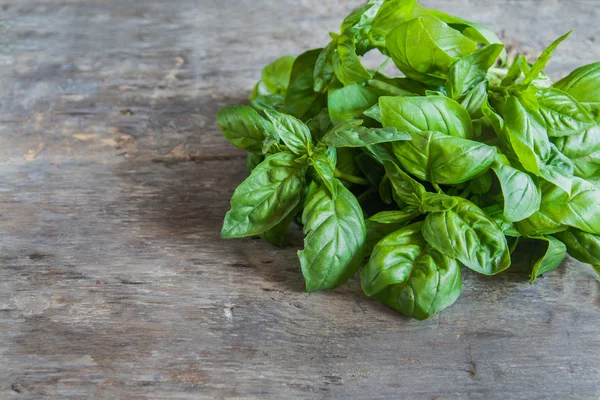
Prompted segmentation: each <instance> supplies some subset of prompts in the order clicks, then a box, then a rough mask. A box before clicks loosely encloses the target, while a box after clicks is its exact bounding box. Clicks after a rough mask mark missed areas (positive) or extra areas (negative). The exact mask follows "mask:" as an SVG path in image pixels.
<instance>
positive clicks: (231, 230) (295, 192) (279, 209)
mask: <svg viewBox="0 0 600 400" xmlns="http://www.w3.org/2000/svg"><path fill="white" fill-rule="evenodd" d="M304 171H305V167H304V165H302V164H299V163H297V162H296V156H295V155H293V154H291V153H287V152H282V153H277V154H274V155H272V156H269V157H267V159H266V160H265V161H263V162H262V163H260V164H259V165H258V166H257V167H256V168H255V169H254V171H252V173H251V174H250V176H249V177H248V178H247V179H246V180H245V181H244V182H242V183H241V184H240V186H238V188H237V189H236V190H235V192H234V193H233V197H232V198H231V210H230V211H228V212H227V215H225V222H224V223H223V229H222V231H221V237H223V238H239V237H244V236H253V235H258V234H260V233H262V232H265V231H267V230H269V229H271V228H273V227H274V226H275V225H277V224H279V223H280V222H281V221H283V219H285V217H287V215H288V214H289V213H290V212H291V211H292V210H293V209H294V208H295V207H296V205H297V204H298V203H299V202H300V200H301V197H302V185H303V184H304Z"/></svg>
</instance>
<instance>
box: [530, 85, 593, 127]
mask: <svg viewBox="0 0 600 400" xmlns="http://www.w3.org/2000/svg"><path fill="white" fill-rule="evenodd" d="M538 103H539V106H540V115H541V116H542V118H543V119H544V122H545V123H546V128H547V130H548V136H553V137H561V136H571V135H576V134H578V133H581V132H582V131H584V130H586V129H589V128H591V127H592V126H594V125H596V123H595V121H594V120H593V118H592V117H590V115H589V114H588V113H587V111H585V109H584V108H583V106H581V104H579V102H578V101H577V100H575V99H574V98H573V97H571V95H569V94H567V93H566V92H563V91H562V90H558V89H547V90H543V91H541V92H540V94H539V95H538Z"/></svg>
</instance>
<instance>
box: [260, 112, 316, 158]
mask: <svg viewBox="0 0 600 400" xmlns="http://www.w3.org/2000/svg"><path fill="white" fill-rule="evenodd" d="M265 114H266V115H267V117H269V119H270V120H271V122H272V123H273V127H274V128H275V131H276V132H277V134H278V135H279V137H280V138H281V140H282V141H283V143H285V145H286V146H287V147H288V148H289V149H290V150H291V151H292V152H293V153H295V154H298V155H304V154H306V153H309V154H310V152H311V151H312V136H311V134H310V129H308V127H307V126H306V125H305V124H304V123H303V122H302V121H300V120H298V119H296V118H294V117H292V116H291V115H287V114H283V113H280V112H277V111H274V110H270V111H269V110H265Z"/></svg>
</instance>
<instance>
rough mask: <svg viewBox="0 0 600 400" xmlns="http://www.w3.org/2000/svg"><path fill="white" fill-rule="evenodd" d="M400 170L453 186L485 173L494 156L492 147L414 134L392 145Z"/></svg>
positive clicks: (453, 138) (438, 135) (432, 133)
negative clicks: (400, 166)
mask: <svg viewBox="0 0 600 400" xmlns="http://www.w3.org/2000/svg"><path fill="white" fill-rule="evenodd" d="M392 148H393V150H394V154H395V155H396V158H397V159H398V160H399V161H400V164H401V165H402V168H403V169H405V170H406V171H408V172H409V173H411V174H412V175H414V176H416V177H417V178H418V179H421V180H426V181H429V182H432V183H437V184H448V185H456V184H459V183H463V182H467V181H469V180H471V179H473V178H475V177H476V176H478V175H481V174H483V173H484V172H486V171H487V170H488V169H489V168H490V166H491V165H492V163H493V162H494V158H495V156H496V153H497V150H496V148H495V147H493V146H488V145H485V144H483V143H479V142H475V141H473V140H467V139H462V138H459V137H454V136H448V135H443V134H441V133H436V132H429V133H413V134H412V139H411V140H410V141H405V142H394V143H392Z"/></svg>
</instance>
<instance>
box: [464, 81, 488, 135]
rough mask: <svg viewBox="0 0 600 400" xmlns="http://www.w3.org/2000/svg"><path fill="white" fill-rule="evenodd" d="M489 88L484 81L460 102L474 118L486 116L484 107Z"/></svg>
mask: <svg viewBox="0 0 600 400" xmlns="http://www.w3.org/2000/svg"><path fill="white" fill-rule="evenodd" d="M487 90H488V86H487V82H486V81H483V82H481V83H479V84H478V85H476V86H475V87H474V88H473V89H472V90H471V91H470V92H469V93H467V96H466V97H465V98H464V99H463V101H462V102H461V103H460V105H461V106H462V108H464V109H465V110H467V112H468V113H469V116H470V117H471V119H472V120H474V119H479V118H482V117H484V115H483V111H482V107H483V105H484V104H485V103H487V99H488V94H487ZM475 136H476V135H475Z"/></svg>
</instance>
